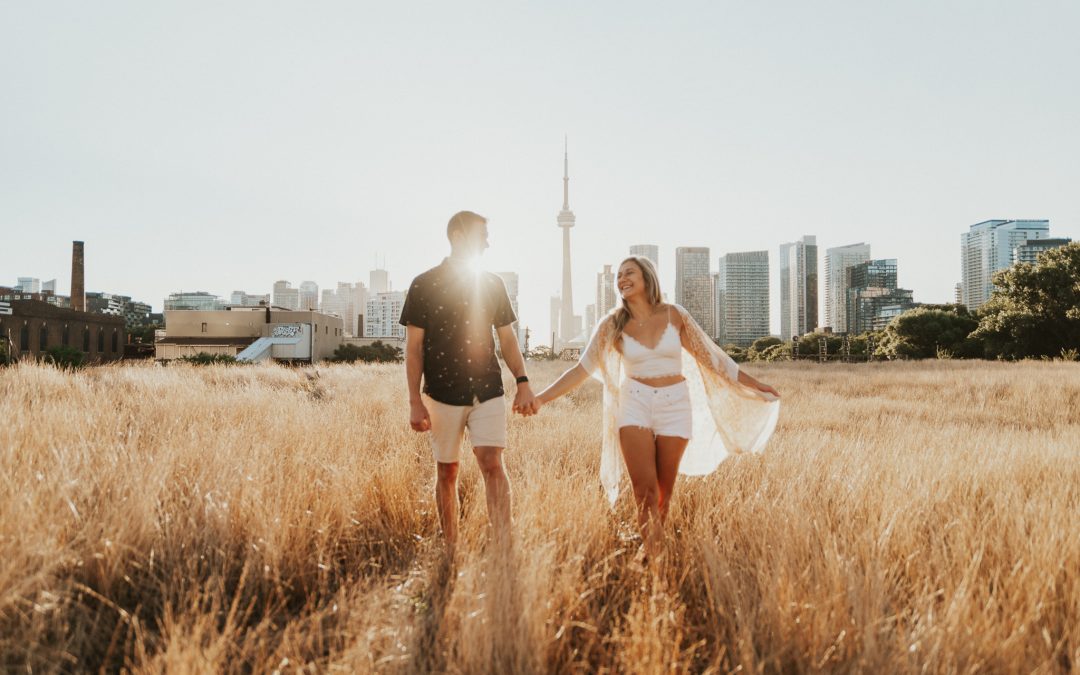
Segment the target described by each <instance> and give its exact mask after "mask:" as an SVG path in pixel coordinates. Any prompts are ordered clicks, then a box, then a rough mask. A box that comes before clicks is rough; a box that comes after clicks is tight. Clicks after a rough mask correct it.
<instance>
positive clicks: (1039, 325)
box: [975, 242, 1080, 359]
mask: <svg viewBox="0 0 1080 675" xmlns="http://www.w3.org/2000/svg"><path fill="white" fill-rule="evenodd" d="M994 285H995V286H996V288H995V289H994V292H993V294H992V295H991V297H990V300H989V301H987V303H986V304H985V305H983V306H982V307H981V308H980V309H981V311H980V316H981V318H980V320H979V326H978V330H976V331H975V335H976V337H978V338H981V339H982V341H983V342H984V344H985V348H986V355H987V356H990V357H1004V358H1009V359H1015V358H1023V357H1028V356H1047V357H1051V356H1060V355H1061V354H1062V353H1063V352H1065V351H1067V350H1069V349H1076V348H1077V347H1078V346H1080V242H1073V243H1071V244H1068V245H1067V246H1062V247H1059V248H1055V249H1051V250H1049V251H1046V252H1045V253H1042V254H1040V255H1039V262H1038V264H1036V265H1032V264H1030V263H1017V264H1015V265H1013V266H1012V267H1010V268H1009V269H1007V270H1002V271H1000V272H998V273H997V274H995V275H994Z"/></svg>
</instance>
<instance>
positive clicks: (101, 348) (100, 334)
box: [97, 326, 105, 354]
mask: <svg viewBox="0 0 1080 675" xmlns="http://www.w3.org/2000/svg"><path fill="white" fill-rule="evenodd" d="M97 351H98V354H104V353H105V330H104V329H103V328H101V327H100V326H99V327H98V329H97Z"/></svg>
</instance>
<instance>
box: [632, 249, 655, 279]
mask: <svg viewBox="0 0 1080 675" xmlns="http://www.w3.org/2000/svg"><path fill="white" fill-rule="evenodd" d="M630 255H639V256H641V257H642V258H648V259H649V260H651V261H652V264H653V267H655V268H656V271H657V272H658V273H659V272H660V247H659V246H657V245H656V244H636V245H634V246H631V247H630Z"/></svg>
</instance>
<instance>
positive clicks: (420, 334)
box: [405, 324, 431, 431]
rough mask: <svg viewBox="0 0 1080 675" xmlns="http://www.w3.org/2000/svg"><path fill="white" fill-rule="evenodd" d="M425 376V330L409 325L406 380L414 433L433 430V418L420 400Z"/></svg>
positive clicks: (406, 342) (406, 341)
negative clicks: (421, 381)
mask: <svg viewBox="0 0 1080 675" xmlns="http://www.w3.org/2000/svg"><path fill="white" fill-rule="evenodd" d="M423 374H424V329H423V328H420V327H419V326H413V325H412V324H409V325H407V326H406V327H405V379H406V381H407V382H408V384H409V426H411V427H412V429H413V431H428V430H429V429H431V417H430V416H428V411H427V408H426V407H424V401H423V399H421V398H420V380H421V378H422V377H423Z"/></svg>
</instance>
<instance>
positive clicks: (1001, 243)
mask: <svg viewBox="0 0 1080 675" xmlns="http://www.w3.org/2000/svg"><path fill="white" fill-rule="evenodd" d="M1049 237H1050V221H1049V220H984V221H983V222H981V223H976V224H974V225H972V226H971V228H970V229H969V230H968V231H967V232H964V233H962V234H961V235H960V268H961V272H962V280H961V283H962V284H963V293H964V297H963V302H964V305H966V306H967V308H968V309H969V310H975V309H978V308H979V307H980V306H981V305H982V304H983V303H984V302H986V301H987V300H989V299H990V294H991V293H992V292H993V290H994V282H993V278H994V272H997V271H998V270H1003V269H1006V268H1008V267H1010V266H1011V265H1012V264H1013V263H1014V262H1016V260H1015V259H1014V257H1015V251H1016V248H1017V247H1018V246H1021V245H1023V244H1025V243H1027V242H1029V241H1033V240H1037V239H1048V238H1049Z"/></svg>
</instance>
